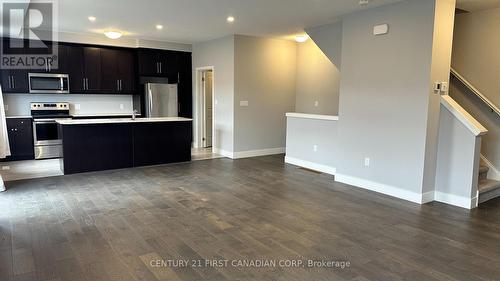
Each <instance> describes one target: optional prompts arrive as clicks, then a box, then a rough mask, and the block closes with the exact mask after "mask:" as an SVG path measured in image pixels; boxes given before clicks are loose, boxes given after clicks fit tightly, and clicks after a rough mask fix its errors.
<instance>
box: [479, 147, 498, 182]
mask: <svg viewBox="0 0 500 281" xmlns="http://www.w3.org/2000/svg"><path fill="white" fill-rule="evenodd" d="M481 160H483V162H484V164H486V166H488V168H490V170H489V171H488V179H491V180H497V181H500V171H498V169H497V168H496V167H495V166H494V165H493V163H491V162H490V160H488V159H487V158H486V156H484V155H482V154H481Z"/></svg>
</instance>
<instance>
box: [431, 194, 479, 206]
mask: <svg viewBox="0 0 500 281" xmlns="http://www.w3.org/2000/svg"><path fill="white" fill-rule="evenodd" d="M477 200H478V198H477V196H476V197H474V198H467V197H463V196H457V195H453V194H449V193H443V192H440V191H436V192H434V201H438V202H441V203H446V204H449V205H453V206H457V207H461V208H465V209H474V208H476V207H477V203H478V201H477Z"/></svg>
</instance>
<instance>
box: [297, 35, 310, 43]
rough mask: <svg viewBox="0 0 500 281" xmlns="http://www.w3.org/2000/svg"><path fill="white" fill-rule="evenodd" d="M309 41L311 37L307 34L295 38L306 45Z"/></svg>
mask: <svg viewBox="0 0 500 281" xmlns="http://www.w3.org/2000/svg"><path fill="white" fill-rule="evenodd" d="M307 39H309V36H307V34H304V35H297V36H295V41H297V42H299V43H304V42H306V41H307Z"/></svg>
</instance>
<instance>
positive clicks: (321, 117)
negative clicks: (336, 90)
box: [286, 112, 339, 121]
mask: <svg viewBox="0 0 500 281" xmlns="http://www.w3.org/2000/svg"><path fill="white" fill-rule="evenodd" d="M286 117H293V118H304V119H318V120H329V121H338V120H339V117H338V116H334V115H320V114H305V113H297V112H287V113H286Z"/></svg>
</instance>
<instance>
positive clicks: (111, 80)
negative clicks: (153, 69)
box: [101, 49, 135, 93]
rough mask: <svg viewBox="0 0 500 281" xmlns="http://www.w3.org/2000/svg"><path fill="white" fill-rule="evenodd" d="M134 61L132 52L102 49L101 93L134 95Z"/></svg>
mask: <svg viewBox="0 0 500 281" xmlns="http://www.w3.org/2000/svg"><path fill="white" fill-rule="evenodd" d="M134 61H135V59H134V53H133V52H132V51H129V50H116V49H101V72H102V75H101V76H102V81H101V91H104V92H109V93H132V92H133V90H134V85H135V81H134V80H135V71H134Z"/></svg>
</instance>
